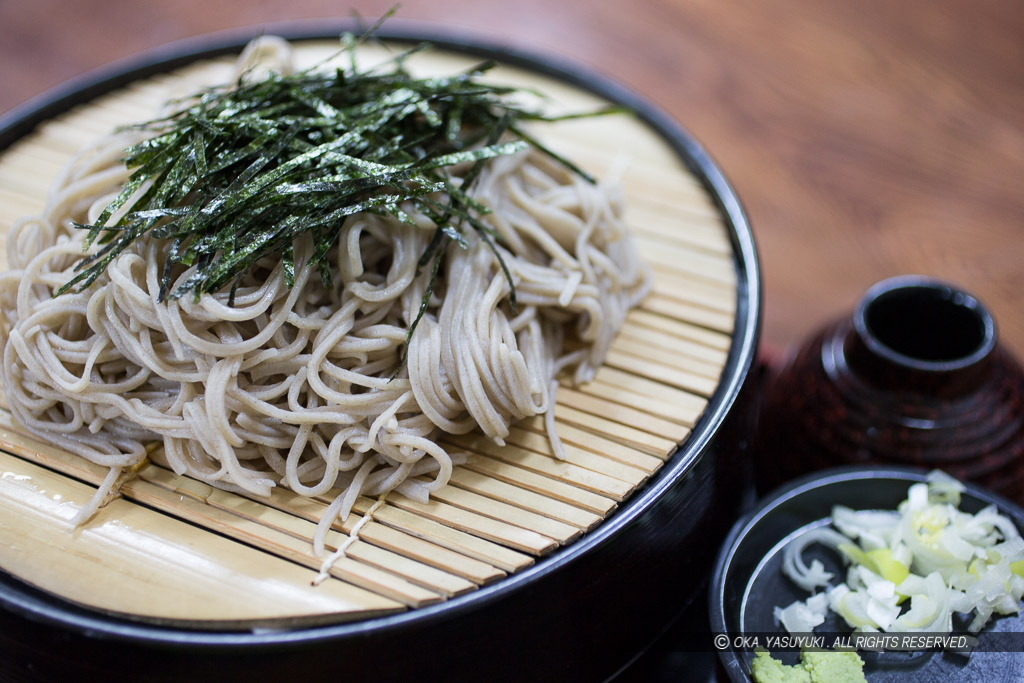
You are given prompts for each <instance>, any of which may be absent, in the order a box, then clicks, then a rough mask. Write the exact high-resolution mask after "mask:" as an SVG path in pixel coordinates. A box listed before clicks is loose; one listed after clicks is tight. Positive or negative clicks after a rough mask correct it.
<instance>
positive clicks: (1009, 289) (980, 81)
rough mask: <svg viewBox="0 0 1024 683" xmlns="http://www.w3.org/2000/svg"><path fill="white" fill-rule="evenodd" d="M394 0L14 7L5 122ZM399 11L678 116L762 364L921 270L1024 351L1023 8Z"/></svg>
mask: <svg viewBox="0 0 1024 683" xmlns="http://www.w3.org/2000/svg"><path fill="white" fill-rule="evenodd" d="M392 4H393V3H392V2H391V0H379V1H377V0H354V1H351V0H350V1H348V2H345V1H341V2H339V1H338V0H334V1H332V2H327V1H326V0H215V1H214V0H175V1H172V0H149V1H147V2H139V0H0V73H2V78H0V83H2V87H0V113H3V112H7V111H8V110H11V109H13V108H15V107H17V106H19V105H22V104H24V103H25V102H26V101H28V100H29V99H31V98H32V97H33V96H36V95H38V94H40V93H42V92H44V91H45V90H46V89H48V88H50V87H53V86H55V85H58V84H59V83H61V82H63V81H65V80H67V79H69V78H72V77H74V76H77V75H79V74H82V73H83V72H86V71H88V70H90V69H94V68H97V67H100V66H103V65H106V64H108V63H109V62H112V61H115V60H118V59H122V58H125V57H128V56H130V55H133V54H135V53H137V52H140V51H143V50H147V49H149V48H153V47H155V46H158V45H161V44H164V43H168V42H171V41H175V40H179V39H182V38H187V37H192V36H196V35H200V34H204V33H209V32H213V31H221V30H226V29H231V28H238V27H253V26H266V25H268V24H271V23H273V22H279V21H286V20H308V19H316V18H326V17H329V18H339V17H345V16H348V15H350V14H351V12H353V11H356V12H358V13H359V14H361V15H363V16H365V17H377V16H379V15H380V14H382V13H383V12H385V11H386V10H387V9H388V8H389V7H390V6H391V5H392ZM398 16H399V18H400V19H401V20H415V21H424V22H430V23H432V24H438V25H442V26H444V27H446V28H448V29H464V30H466V31H468V32H471V33H472V34H474V35H476V36H478V37H482V38H486V39H489V40H492V41H494V42H495V43H498V44H502V45H510V46H515V47H519V48H526V49H529V50H532V51H540V52H547V53H551V54H554V55H558V56H559V57H562V58H571V59H574V60H577V61H579V62H582V63H584V64H585V65H587V66H589V67H591V68H593V69H596V70H598V71H600V72H603V73H604V74H606V75H608V76H611V77H613V78H614V79H616V80H618V81H620V82H622V83H624V84H626V85H628V86H629V87H630V88H632V89H633V90H635V91H637V92H639V93H640V94H642V95H643V96H645V97H647V98H648V99H650V100H652V101H653V102H654V103H656V104H657V105H659V106H660V107H662V108H663V109H665V110H667V111H668V112H669V113H670V114H671V115H672V116H673V117H675V118H676V119H677V120H678V121H679V122H680V123H682V125H683V126H685V127H686V128H687V129H688V130H689V131H690V132H691V133H693V134H694V136H695V137H696V138H697V139H698V140H700V141H701V143H703V145H704V146H705V147H706V148H707V149H708V150H709V151H710V153H711V155H712V156H713V157H714V158H715V160H716V161H717V162H718V164H719V166H720V167H721V168H722V170H723V171H724V173H725V175H726V176H727V177H728V178H729V179H730V181H731V182H732V184H733V185H734V187H735V189H736V190H737V192H738V194H739V196H740V198H741V200H742V201H743V202H744V204H745V206H746V208H747V211H748V213H749V217H750V219H751V223H752V225H753V228H754V232H755V235H756V237H757V240H758V243H759V247H760V251H761V255H762V265H763V271H764V284H765V292H766V318H765V329H764V337H763V340H764V342H765V344H766V348H767V349H768V351H769V352H776V351H780V350H781V349H783V348H785V347H786V346H788V345H790V344H792V343H793V342H796V341H798V340H800V339H802V338H803V337H804V336H805V335H806V334H808V333H809V332H810V331H812V330H813V329H815V328H817V327H819V326H820V325H821V324H822V323H823V322H825V321H826V320H829V319H830V318H833V317H835V316H838V315H840V314H842V313H844V312H846V311H848V310H849V309H851V308H852V306H853V305H854V303H855V302H856V300H857V299H858V298H859V296H860V294H861V293H862V292H863V291H864V290H865V289H866V288H867V287H868V286H869V285H870V284H872V283H873V282H875V281H877V280H879V279H882V278H884V277H888V276H891V275H895V274H900V273H921V274H927V275H933V276H937V277H941V278H944V279H946V280H949V281H951V282H954V283H956V284H958V285H960V286H962V287H964V288H966V289H967V290H968V291H971V292H973V293H975V294H976V295H977V296H978V297H979V298H981V299H982V300H983V301H984V302H985V303H987V304H988V305H989V307H990V308H991V309H992V310H993V312H994V313H995V315H996V319H997V321H998V323H999V325H1000V328H1001V333H1002V338H1003V340H1004V341H1005V342H1006V343H1007V345H1008V346H1009V347H1010V348H1011V350H1013V351H1014V352H1015V353H1016V355H1017V356H1018V358H1020V357H1024V309H1022V307H1021V302H1022V301H1024V295H1022V291H1024V39H1022V37H1024V12H1021V11H1020V3H1019V2H1015V1H1013V0H978V1H975V2H970V3H968V2H963V1H962V0H959V1H958V0H929V1H924V0H905V1H903V2H898V3H896V2H890V1H889V0H861V1H859V2H846V1H845V0H823V1H820V2H814V3H811V2H797V1H794V0H756V1H755V0H744V1H733V0H629V1H628V2H627V1H621V2H620V1H612V0H605V1H601V0H596V1H595V0H514V1H509V0H503V1H498V0H407V1H406V2H405V3H404V4H403V6H402V7H401V9H400V11H399V15H398Z"/></svg>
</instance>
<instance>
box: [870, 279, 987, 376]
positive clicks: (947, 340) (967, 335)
mask: <svg viewBox="0 0 1024 683" xmlns="http://www.w3.org/2000/svg"><path fill="white" fill-rule="evenodd" d="M872 289H873V291H869V292H868V295H867V296H865V299H864V301H863V302H862V306H861V309H860V311H859V313H860V315H858V316H857V318H858V320H857V323H858V325H857V326H858V331H859V332H860V334H861V335H862V336H863V337H864V339H865V341H866V342H868V345H869V346H871V347H874V348H875V350H876V352H881V353H883V355H886V356H888V357H890V359H891V360H895V361H897V362H900V363H901V364H903V365H912V366H917V367H933V368H936V369H938V368H952V367H963V366H965V365H969V364H971V363H973V362H975V361H977V360H979V359H981V358H982V357H984V356H985V355H987V354H988V352H989V351H990V350H991V349H992V347H994V345H995V323H994V322H993V320H992V316H991V315H990V314H989V313H988V311H987V310H986V309H985V308H984V307H983V306H982V305H981V304H980V303H979V302H978V300H977V299H975V298H974V297H972V296H970V295H969V294H966V293H965V292H963V291H961V290H958V289H956V288H953V287H950V286H948V285H945V284H942V283H939V282H936V281H931V280H915V281H910V282H906V281H895V282H894V281H891V280H887V281H885V282H883V283H880V284H879V286H878V287H877V288H872Z"/></svg>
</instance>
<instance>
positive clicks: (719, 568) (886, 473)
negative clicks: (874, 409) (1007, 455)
mask: <svg viewBox="0 0 1024 683" xmlns="http://www.w3.org/2000/svg"><path fill="white" fill-rule="evenodd" d="M929 472H931V469H929V468H921V467H908V466H902V465H892V466H886V465H877V466H861V465H847V466H843V467H832V468H829V469H825V470H820V471H818V472H814V473H811V474H807V475H804V476H802V477H800V478H798V479H794V480H793V481H791V482H788V483H786V484H783V485H782V486H779V487H778V488H776V489H775V490H773V491H770V492H769V493H767V494H766V495H765V496H764V497H762V498H761V499H760V500H759V501H758V503H757V505H756V506H755V507H754V509H752V510H750V511H749V512H747V513H746V514H745V515H743V516H742V517H740V519H738V520H736V523H735V524H733V527H732V529H730V530H729V533H728V534H727V535H726V537H725V541H723V543H722V547H721V550H720V551H719V553H718V557H717V559H716V561H715V565H714V568H713V569H712V574H711V585H710V586H709V590H708V603H709V604H708V611H709V620H710V624H711V632H712V633H713V634H719V633H726V634H730V633H731V632H730V631H729V630H728V628H727V626H726V616H725V612H726V608H725V589H726V575H727V574H728V573H729V569H730V567H731V565H732V560H733V557H734V556H735V555H736V552H737V550H738V549H739V546H740V545H741V544H742V542H743V539H744V538H746V537H747V535H748V534H749V533H750V531H751V529H753V528H754V527H755V526H757V524H758V523H759V522H760V521H761V520H762V519H763V518H764V517H765V516H766V515H768V514H770V513H771V512H772V511H773V510H775V509H776V508H778V507H780V506H782V505H785V504H786V503H788V502H789V501H791V500H793V499H795V498H799V497H800V496H803V495H804V494H806V493H807V492H809V491H813V490H814V489H818V488H823V487H826V486H830V485H832V484H836V483H840V482H844V483H848V482H851V481H864V482H870V481H871V480H872V479H887V480H893V479H895V480H902V481H906V482H907V483H908V484H913V483H920V482H924V481H927V479H928V474H929ZM961 483H963V485H964V487H965V492H966V493H968V494H970V495H971V497H973V498H976V499H978V500H980V501H982V502H984V503H985V504H988V505H995V506H996V507H997V509H998V510H999V511H1000V512H1001V513H1003V514H1006V515H1008V516H1010V517H1011V518H1012V519H1013V520H1014V522H1015V523H1016V524H1017V526H1018V528H1024V508H1022V507H1021V506H1020V505H1018V504H1017V503H1014V502H1013V501H1012V500H1009V499H1008V498H1004V497H1003V496H1001V495H999V494H998V493H995V492H993V491H990V490H988V489H986V488H983V487H981V486H978V485H977V484H973V483H971V482H961ZM814 521H815V520H806V522H807V523H811V522H814ZM732 635H737V634H732ZM718 657H719V660H720V662H721V665H722V668H723V669H724V670H725V671H726V673H727V674H728V675H729V678H730V679H731V680H733V681H744V682H746V681H750V680H751V679H750V677H749V676H748V675H747V672H746V668H745V667H744V665H743V662H742V659H741V657H740V656H739V655H738V654H737V652H736V650H735V649H734V648H732V647H727V648H724V649H720V650H719V651H718Z"/></svg>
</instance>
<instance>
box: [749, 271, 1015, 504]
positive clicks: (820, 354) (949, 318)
mask: <svg viewBox="0 0 1024 683" xmlns="http://www.w3.org/2000/svg"><path fill="white" fill-rule="evenodd" d="M1022 457H1024V374H1022V372H1021V369H1020V366H1019V365H1018V364H1017V362H1016V360H1015V359H1014V358H1013V357H1012V355H1011V354H1010V353H1009V352H1008V351H1007V350H1006V349H1005V348H1004V347H1003V346H1002V345H1001V344H999V342H998V330H997V326H996V323H995V321H994V319H993V317H992V315H991V314H990V313H989V311H988V310H987V309H986V307H985V306H984V305H983V304H982V303H981V302H980V301H978V299H976V298H975V297H973V296H971V295H970V294H969V293H967V292H965V291H963V290H962V289H960V288H958V287H956V286H954V285H950V284H948V283H945V282H941V281H938V280H933V279H929V278H920V277H902V278H894V279H890V280H886V281H883V282H881V283H879V284H878V285H876V286H875V287H872V288H871V289H870V290H868V292H867V293H866V294H865V295H864V298H863V299H862V301H861V302H860V305H859V306H858V307H857V309H856V310H855V311H853V312H852V313H851V315H850V316H848V317H846V318H845V319H842V320H840V321H838V322H835V323H833V324H831V325H828V326H826V327H825V328H824V329H823V330H821V331H820V332H819V333H817V334H816V335H814V336H813V337H812V338H811V339H810V340H809V341H808V342H807V343H806V344H805V345H804V346H802V347H801V348H800V349H799V351H798V352H797V353H796V354H795V356H794V357H793V358H792V359H791V360H790V361H789V362H788V363H787V364H786V365H785V366H784V367H783V368H782V369H781V370H780V372H779V373H778V376H777V377H776V378H775V379H774V381H772V382H771V386H770V388H769V389H768V391H767V392H766V394H765V396H764V409H763V412H762V416H761V426H760V436H759V452H758V457H757V461H758V470H759V475H758V477H759V482H760V485H761V488H762V489H763V490H767V489H768V488H771V487H772V486H775V485H778V484H780V483H782V482H784V481H787V480H789V479H791V478H793V477H795V476H797V475H800V474H804V473H807V472H810V471H813V470H817V469H822V468H825V467H830V466H836V465H866V464H880V463H881V464H903V465H913V466H918V467H928V468H941V469H944V470H946V471H947V472H949V473H950V474H952V475H954V476H956V477H959V478H961V479H964V480H967V481H973V482H976V483H979V484H981V485H983V486H985V487H987V488H989V489H991V490H993V491H995V492H997V493H999V494H1001V495H1004V496H1006V497H1007V498H1010V499H1012V500H1015V501H1017V502H1021V501H1022V500H1024V460H1022Z"/></svg>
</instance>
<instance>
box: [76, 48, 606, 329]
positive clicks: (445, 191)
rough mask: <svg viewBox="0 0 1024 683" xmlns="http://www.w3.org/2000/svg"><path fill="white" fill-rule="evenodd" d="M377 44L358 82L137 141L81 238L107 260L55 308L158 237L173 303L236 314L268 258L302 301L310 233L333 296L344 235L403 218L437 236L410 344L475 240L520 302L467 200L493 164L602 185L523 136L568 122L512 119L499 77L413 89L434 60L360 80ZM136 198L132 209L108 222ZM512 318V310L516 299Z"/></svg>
mask: <svg viewBox="0 0 1024 683" xmlns="http://www.w3.org/2000/svg"><path fill="white" fill-rule="evenodd" d="M365 38H366V34H363V35H361V36H353V35H350V34H347V35H345V36H342V44H343V46H344V48H343V49H344V50H346V51H348V52H350V53H352V54H350V60H349V61H350V64H351V66H350V67H348V68H346V69H341V68H335V69H331V70H326V69H323V68H316V67H314V68H310V69H307V70H303V71H300V72H298V73H294V74H276V73H271V74H269V75H268V76H267V77H266V78H265V79H263V80H258V81H254V80H250V79H248V78H247V77H246V75H243V76H242V77H241V78H239V79H238V81H237V82H236V83H233V84H231V85H230V86H227V87H215V88H210V89H207V90H204V91H201V92H199V93H197V94H195V95H194V96H192V97H190V98H186V99H185V100H183V101H182V102H183V103H185V104H184V105H183V106H184V108H182V109H181V110H179V111H177V112H176V113H173V114H171V115H169V116H167V117H165V118H162V119H158V120H154V121H149V122H146V123H143V124H138V125H136V126H132V128H134V129H139V130H143V131H152V132H153V135H152V137H150V138H148V139H146V140H144V141H142V142H140V143H138V144H135V145H133V146H132V147H130V148H129V149H128V150H127V151H126V154H125V159H124V162H125V164H126V165H127V167H128V168H129V169H131V170H132V173H131V175H130V177H129V179H128V182H127V183H126V185H125V187H124V188H123V190H122V191H121V192H120V193H119V194H118V196H117V197H116V198H115V199H114V200H113V201H111V202H110V204H109V205H108V206H107V207H106V208H105V209H104V210H103V212H102V213H101V214H100V216H99V217H98V218H97V220H96V222H95V223H94V224H92V225H81V224H75V227H77V228H80V229H83V230H88V231H89V232H88V236H87V239H86V245H85V247H86V249H88V248H89V247H91V246H92V245H93V244H98V245H101V248H100V249H98V250H97V251H96V252H94V253H92V254H89V255H87V256H85V257H83V258H82V259H81V261H80V262H79V263H78V264H77V265H76V270H77V271H78V273H77V275H75V276H74V277H73V278H72V279H71V280H70V281H69V282H68V283H66V284H65V285H64V286H62V287H61V288H60V289H59V290H58V291H57V294H61V293H64V292H67V291H83V290H84V289H86V288H88V287H89V286H90V285H91V284H92V283H93V282H95V281H96V279H97V278H98V277H99V276H100V275H101V274H102V273H103V272H104V271H105V270H106V267H107V265H108V264H110V263H111V261H113V260H114V259H115V258H117V256H118V255H119V254H121V253H122V252H123V251H124V250H125V249H126V248H128V246H129V245H130V244H131V243H132V242H133V241H134V240H135V239H137V238H138V237H140V236H142V235H144V234H147V233H149V235H150V237H152V238H156V239H161V240H167V241H168V242H169V247H168V251H167V258H166V261H165V263H164V266H163V271H162V275H161V281H160V291H159V294H158V300H160V301H163V300H165V299H167V298H168V297H169V298H172V299H174V298H179V297H182V296H184V295H186V294H189V293H191V294H192V295H193V296H194V297H195V298H196V299H198V298H199V296H200V295H201V294H202V293H212V292H217V291H220V290H222V289H223V288H228V289H229V291H230V296H229V300H230V301H231V302H232V303H233V300H234V292H235V290H236V288H237V287H238V284H239V282H240V281H241V280H242V278H243V277H244V276H245V275H246V273H247V272H249V270H250V269H251V268H252V267H253V265H254V264H255V263H256V262H257V261H259V260H260V259H263V258H265V257H267V256H276V257H278V258H280V260H281V263H282V266H283V268H284V272H285V277H286V281H287V283H288V285H289V286H292V285H293V284H294V278H295V263H294V256H293V250H292V249H293V247H292V245H293V243H294V241H295V239H296V238H297V237H299V236H300V235H303V234H306V233H308V234H310V236H311V237H312V239H313V243H314V249H313V255H312V263H311V264H309V265H315V266H316V267H317V268H319V271H320V275H321V278H322V280H323V282H324V284H325V285H326V286H331V284H332V282H331V270H330V268H329V264H328V254H329V253H330V251H331V248H332V247H334V246H335V245H336V244H337V240H338V235H339V233H340V231H341V227H342V223H343V221H344V219H345V218H346V217H348V216H351V215H353V214H356V213H359V212H374V213H380V214H390V215H392V216H395V217H397V218H398V219H400V220H403V221H406V222H408V221H410V220H411V219H410V218H409V216H408V214H407V213H406V212H405V211H403V209H402V208H401V206H402V205H403V203H406V202H408V203H411V205H413V206H414V207H415V208H416V209H417V210H418V211H420V212H422V213H423V214H425V215H426V216H428V217H430V218H431V220H433V221H434V222H435V223H436V225H437V229H436V232H435V234H434V236H433V239H432V240H431V241H430V243H429V246H428V247H427V249H426V251H425V252H424V254H423V255H422V258H421V259H420V266H421V267H424V266H427V265H428V264H429V267H430V273H431V274H430V280H429V284H428V286H427V289H426V294H425V296H424V298H423V303H422V305H421V307H420V310H419V313H418V315H417V317H416V319H415V320H414V321H413V323H412V324H411V326H410V329H409V335H410V336H411V334H412V332H413V330H414V329H415V327H416V323H418V322H419V319H420V318H421V317H422V316H423V314H424V313H425V311H426V307H427V301H428V300H429V298H430V296H431V293H432V292H433V289H434V285H435V282H436V279H437V277H438V274H439V271H440V263H441V257H442V255H443V253H444V251H445V249H446V248H447V246H448V245H449V244H450V243H451V242H455V243H457V244H459V245H462V246H465V240H464V238H463V236H462V230H463V229H464V227H465V226H467V225H468V226H469V227H470V228H471V229H472V230H475V231H477V233H479V234H480V236H481V238H482V239H484V240H485V241H486V243H487V244H488V245H489V246H490V247H491V249H492V250H494V253H495V254H496V255H497V257H498V261H499V263H500V265H501V268H502V270H503V272H504V273H505V275H506V277H507V278H509V284H510V286H511V285H512V282H511V278H510V276H509V273H508V269H507V266H506V264H505V263H504V260H503V259H502V257H501V254H500V252H499V251H498V250H497V249H496V248H495V237H496V236H495V235H494V234H493V232H491V231H490V229H489V228H488V227H487V225H486V224H485V223H484V222H483V221H482V220H481V216H482V215H484V214H486V213H487V211H488V210H487V208H486V207H484V206H482V205H481V204H480V203H479V202H476V201H474V200H473V199H472V198H471V197H470V196H469V194H468V192H469V190H470V187H471V185H472V183H473V181H474V179H475V178H476V177H477V175H478V174H479V171H480V168H481V167H482V165H483V164H485V163H486V162H487V161H488V160H489V159H493V158H494V157H497V156H501V155H507V154H514V153H517V152H519V151H521V150H523V149H526V148H527V147H528V146H534V147H536V148H538V149H541V150H542V151H544V152H546V153H548V154H551V155H552V157H553V158H555V159H557V160H559V161H560V162H562V163H564V164H566V165H567V167H569V168H570V169H572V170H573V171H575V172H577V173H580V174H581V175H582V176H583V177H585V178H587V179H588V180H592V179H590V178H589V176H586V175H585V174H583V173H582V171H580V170H579V169H577V168H576V167H575V166H574V165H572V164H570V163H569V162H567V161H565V160H563V159H562V158H561V157H559V156H556V155H554V154H552V153H551V152H550V151H549V150H547V149H546V148H544V147H543V146H541V145H540V144H539V143H538V142H537V141H536V140H535V139H534V138H532V137H531V136H529V135H527V134H526V133H525V132H524V131H523V130H522V127H521V124H522V122H524V121H531V120H555V119H556V117H548V116H545V115H544V114H542V113H540V112H537V111H532V110H528V109H525V108H523V107H520V106H516V105H515V104H513V103H511V101H510V99H509V98H508V96H509V95H511V94H513V93H514V92H516V90H515V89H513V88H509V87H503V86H496V85H490V84H487V83H484V82H482V81H481V79H480V77H481V76H482V75H483V74H484V73H486V72H487V71H488V70H489V69H491V68H492V67H493V66H494V63H493V62H484V63H482V64H478V65H476V66H475V67H473V68H472V69H470V70H468V71H466V72H463V73H459V74H456V75H453V76H450V77H444V78H414V77H413V76H412V75H411V74H410V73H409V72H408V71H407V70H406V68H405V61H406V59H407V58H408V57H409V56H410V55H411V54H413V53H416V52H419V51H420V50H423V49H426V48H428V47H429V46H428V45H427V44H420V45H417V46H415V47H413V48H411V49H410V50H407V51H406V52H403V53H401V54H398V55H397V56H395V57H394V58H393V59H392V60H391V61H389V62H388V63H386V64H385V65H383V66H379V67H376V68H372V69H366V70H361V69H360V68H359V67H358V66H357V64H356V61H355V55H354V50H355V47H356V46H357V45H358V44H359V43H360V42H361V41H362V40H364V39H365ZM605 111H607V110H605ZM595 113H604V111H602V112H595ZM563 118H564V117H563ZM466 163H470V164H472V165H471V167H470V170H469V171H468V172H467V173H463V174H462V177H461V179H460V181H459V182H454V176H453V175H452V174H451V173H450V169H451V167H453V166H455V165H458V164H466ZM143 188H145V189H143ZM139 192H142V196H141V198H139V199H138V200H137V201H135V202H134V204H133V206H132V209H131V210H130V211H128V212H127V213H126V214H125V215H124V216H122V217H120V218H119V219H117V220H116V221H111V217H112V216H113V215H114V214H115V213H116V212H118V210H119V209H121V208H122V207H123V206H125V204H126V202H128V201H129V200H130V199H131V198H132V197H133V196H135V195H136V194H137V193H139ZM439 196H440V197H443V199H441V200H439V199H438V197H439ZM489 232H491V234H488V233H489ZM192 266H195V270H194V272H193V274H192V275H190V276H189V277H188V278H187V279H185V280H184V281H183V282H181V283H180V284H179V285H178V286H177V287H176V288H174V289H173V290H172V289H171V286H172V282H173V281H174V279H175V276H176V273H180V272H181V269H182V268H188V267H192ZM509 303H510V305H511V306H512V307H513V309H514V308H515V288H514V287H512V288H511V292H510V295H509Z"/></svg>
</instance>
